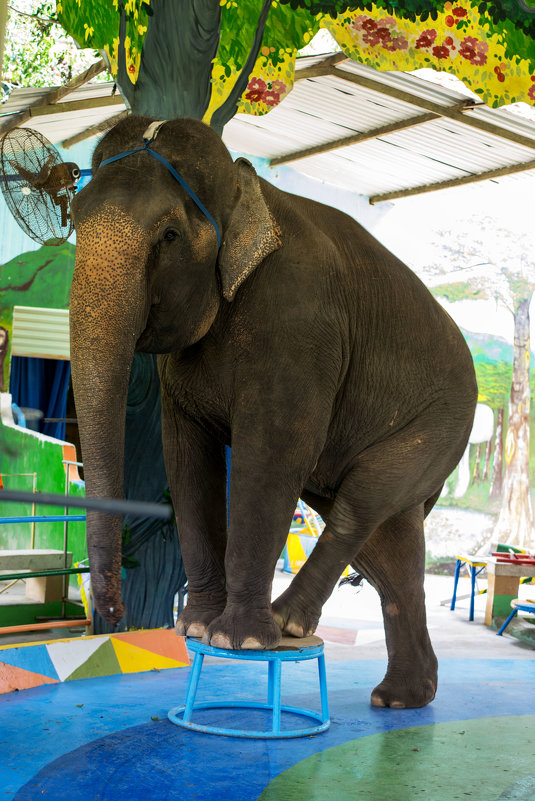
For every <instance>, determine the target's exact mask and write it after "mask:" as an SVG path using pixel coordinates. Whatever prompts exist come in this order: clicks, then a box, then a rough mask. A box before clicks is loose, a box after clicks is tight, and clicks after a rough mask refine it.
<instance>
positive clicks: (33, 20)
mask: <svg viewBox="0 0 535 801" xmlns="http://www.w3.org/2000/svg"><path fill="white" fill-rule="evenodd" d="M16 5H17V9H19V10H20V11H22V12H24V13H17V12H16V11H15V10H14V9H13V8H11V7H10V9H9V16H8V24H7V30H6V41H5V52H4V64H3V69H2V81H3V83H4V84H6V85H7V86H8V87H9V89H11V88H16V87H23V86H54V85H60V84H63V83H66V82H67V81H68V80H70V79H71V78H72V77H73V74H77V73H79V72H82V71H83V70H84V69H85V68H86V67H87V66H89V64H90V63H92V62H93V61H95V60H96V58H98V53H94V52H91V51H80V50H79V49H77V48H76V46H75V44H74V42H73V41H72V39H70V38H68V37H67V36H66V35H65V31H64V30H63V28H62V26H61V24H60V23H59V21H58V19H57V17H56V13H55V5H56V4H55V2H53V0H18V2H17V4H16Z"/></svg>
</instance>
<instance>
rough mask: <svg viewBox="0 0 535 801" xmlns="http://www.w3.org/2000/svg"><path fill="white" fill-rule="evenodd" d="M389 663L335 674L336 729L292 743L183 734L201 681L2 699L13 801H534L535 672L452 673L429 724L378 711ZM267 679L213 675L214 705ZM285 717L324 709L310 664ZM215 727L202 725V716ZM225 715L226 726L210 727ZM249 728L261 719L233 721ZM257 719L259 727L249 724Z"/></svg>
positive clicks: (238, 669) (480, 668) (205, 679)
mask: <svg viewBox="0 0 535 801" xmlns="http://www.w3.org/2000/svg"><path fill="white" fill-rule="evenodd" d="M383 668H384V662H383V661H382V660H365V661H354V660H349V661H334V662H331V663H328V665H327V671H328V672H327V675H328V683H329V700H330V706H331V720H332V723H331V728H330V729H329V731H327V732H325V733H324V734H320V735H317V736H314V737H305V738H301V739H293V740H279V741H271V742H267V741H261V740H242V739H236V738H230V737H218V736H213V735H208V734H201V733H198V732H191V731H188V730H185V729H182V728H178V727H177V726H174V725H173V724H172V723H171V722H170V721H169V720H168V719H167V711H168V710H169V709H170V708H171V707H172V706H175V705H176V704H179V703H182V702H183V699H184V696H185V691H186V685H187V680H188V676H189V669H188V668H181V669H177V670H169V671H162V672H150V673H142V674H132V675H122V676H111V677H103V678H98V679H81V680H79V681H75V682H68V683H65V684H55V685H45V686H42V687H36V688H34V689H30V690H26V691H23V692H19V693H11V694H8V695H5V696H3V697H2V698H1V699H0V799H1V798H13V799H16V801H36V799H38V798H49V799H53V801H62V799H66V800H67V799H68V801H78V799H84V801H89V800H91V801H93V800H95V801H96V800H98V801H104V799H106V800H107V799H113V801H121V799H125V801H126V799H128V801H132V799H148V800H150V799H158V801H165V800H166V799H169V801H171V799H173V800H174V799H180V800H181V801H187V800H188V799H203V801H211V799H214V801H215V799H217V800H218V801H220V799H224V798H228V799H231V800H232V801H256V799H262V801H293V800H294V799H295V801H298V800H299V801H303V800H305V799H306V801H329V799H336V800H337V801H338V799H340V798H351V799H353V798H358V799H374V801H413V799H417V798H423V797H425V799H426V801H450V800H451V799H465V798H472V799H474V801H475V800H476V799H477V801H494V799H500V801H506V800H507V801H512V800H513V799H523V801H528V800H529V801H532V799H534V798H535V691H534V690H535V663H534V662H533V661H531V660H513V659H512V660H507V659H497V660H496V659H495V660H487V659H469V660H462V659H446V660H442V662H441V684H440V691H439V693H438V696H437V698H436V700H435V701H434V702H433V703H432V704H431V705H430V706H428V707H426V708H424V709H420V710H388V709H377V708H373V707H371V706H370V705H369V695H370V691H371V689H372V688H373V686H374V684H375V683H376V682H377V680H378V679H379V678H381V677H382V670H383ZM263 669H264V666H263V665H258V664H257V665H255V664H248V663H234V662H233V663H230V662H221V663H213V664H208V665H205V667H204V668H203V674H202V678H201V685H200V688H199V696H198V697H199V698H201V696H202V698H203V700H214V699H221V697H222V695H223V693H224V694H225V695H226V696H227V697H233V698H236V699H239V698H242V699H244V698H246V697H247V694H246V690H247V687H249V688H253V692H255V693H260V687H259V683H258V677H259V673H258V671H259V670H263ZM283 689H284V699H285V702H286V703H289V704H291V705H295V706H304V707H315V706H317V704H318V699H317V676H316V672H315V670H314V666H313V665H312V664H310V663H308V664H307V663H301V664H299V665H294V664H289V665H286V666H285V668H284V669H283ZM199 714H203V713H199ZM204 714H214V713H204ZM225 714H226V715H227V717H226V721H227V724H228V725H232V721H235V725H236V720H237V718H236V716H237V715H242V714H246V715H249V714H253V715H255V714H262V713H260V712H259V713H256V712H252V713H249V712H245V713H244V712H243V711H242V710H236V711H234V712H231V711H229V712H226V713H225ZM250 720H251V719H249V722H250Z"/></svg>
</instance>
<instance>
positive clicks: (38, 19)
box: [8, 6, 60, 25]
mask: <svg viewBox="0 0 535 801" xmlns="http://www.w3.org/2000/svg"><path fill="white" fill-rule="evenodd" d="M8 8H9V10H10V11H13V12H14V13H15V14H20V16H21V17H29V18H30V19H33V20H35V22H42V23H43V25H60V23H59V22H58V20H57V19H52V18H50V17H38V16H37V15H36V14H27V13H26V11H20V10H19V9H18V8H14V7H13V6H8Z"/></svg>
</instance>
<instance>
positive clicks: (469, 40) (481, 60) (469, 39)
mask: <svg viewBox="0 0 535 801" xmlns="http://www.w3.org/2000/svg"><path fill="white" fill-rule="evenodd" d="M488 49H489V47H488V45H487V43H486V42H481V41H479V40H478V39H476V38H475V36H465V38H464V39H463V41H462V42H461V45H460V47H459V53H460V55H461V56H462V57H463V58H465V59H466V60H467V61H469V62H470V64H474V65H475V66H478V67H481V66H483V64H486V63H487V51H488Z"/></svg>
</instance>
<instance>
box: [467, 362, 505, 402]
mask: <svg viewBox="0 0 535 801" xmlns="http://www.w3.org/2000/svg"><path fill="white" fill-rule="evenodd" d="M474 366H475V368H476V378H477V388H478V400H479V402H480V403H486V404H487V406H490V407H491V409H494V410H496V409H505V408H506V407H507V404H508V402H509V395H510V392H511V383H512V380H513V365H512V364H505V363H504V362H499V363H497V364H496V363H492V362H490V361H483V360H476V359H474Z"/></svg>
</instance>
